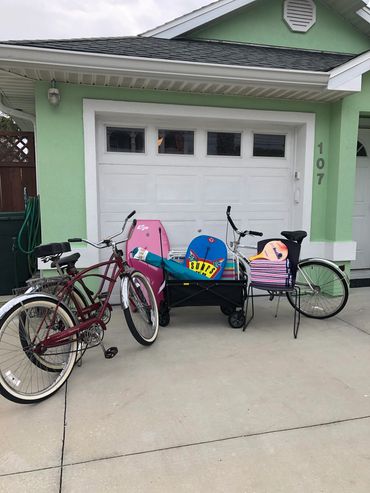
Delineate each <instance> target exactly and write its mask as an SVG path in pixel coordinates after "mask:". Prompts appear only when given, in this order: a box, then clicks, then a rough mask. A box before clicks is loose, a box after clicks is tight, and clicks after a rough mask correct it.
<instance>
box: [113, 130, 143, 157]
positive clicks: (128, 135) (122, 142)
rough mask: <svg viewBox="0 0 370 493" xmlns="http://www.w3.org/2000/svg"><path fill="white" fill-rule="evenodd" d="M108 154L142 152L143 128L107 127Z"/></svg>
mask: <svg viewBox="0 0 370 493" xmlns="http://www.w3.org/2000/svg"><path fill="white" fill-rule="evenodd" d="M107 151H108V152H140V153H141V152H144V151H145V130H144V129H143V128H119V127H107Z"/></svg>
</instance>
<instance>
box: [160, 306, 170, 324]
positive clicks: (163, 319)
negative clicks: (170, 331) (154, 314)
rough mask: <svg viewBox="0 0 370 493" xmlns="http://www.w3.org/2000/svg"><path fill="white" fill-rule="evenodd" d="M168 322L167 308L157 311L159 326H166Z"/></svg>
mask: <svg viewBox="0 0 370 493" xmlns="http://www.w3.org/2000/svg"><path fill="white" fill-rule="evenodd" d="M169 323H170V312H169V311H168V310H166V311H163V312H159V325H160V326H161V327H167V325H168V324H169Z"/></svg>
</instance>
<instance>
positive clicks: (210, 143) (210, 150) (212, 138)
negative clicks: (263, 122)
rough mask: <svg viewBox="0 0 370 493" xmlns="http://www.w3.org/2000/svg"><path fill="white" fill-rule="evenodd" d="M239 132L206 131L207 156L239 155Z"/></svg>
mask: <svg viewBox="0 0 370 493" xmlns="http://www.w3.org/2000/svg"><path fill="white" fill-rule="evenodd" d="M240 140H241V134H240V133H232V132H208V134H207V154H208V156H240Z"/></svg>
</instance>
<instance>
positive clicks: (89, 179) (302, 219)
mask: <svg viewBox="0 0 370 493" xmlns="http://www.w3.org/2000/svg"><path fill="white" fill-rule="evenodd" d="M109 115H111V116H114V115H115V116H117V115H119V116H121V115H122V117H123V118H125V119H126V120H129V118H130V116H132V117H138V116H140V115H142V116H144V117H146V118H148V119H153V118H156V117H161V118H162V119H163V117H166V118H169V119H170V118H171V117H181V118H186V117H188V118H194V119H196V118H200V119H204V118H209V119H213V120H215V121H216V120H218V121H231V120H232V121H234V122H238V121H239V122H240V123H241V124H243V125H245V124H246V122H251V123H265V124H269V123H270V124H272V123H274V124H282V125H288V126H290V127H293V128H294V129H295V132H296V142H297V145H296V149H295V162H296V167H298V168H299V170H300V172H301V176H302V187H301V205H300V207H299V213H297V215H296V217H294V219H293V220H294V224H295V225H296V227H297V229H298V227H299V228H300V229H302V228H303V229H305V230H306V231H307V232H308V234H309V233H310V224H311V205H312V204H311V202H312V174H313V150H314V131H315V115H314V114H309V113H298V112H285V111H284V112H279V111H261V110H258V111H257V110H243V109H232V108H209V107H200V106H182V105H167V104H155V103H131V102H123V101H121V102H120V101H102V100H89V99H84V101H83V122H84V136H85V142H84V148H85V190H86V222H87V223H86V228H87V237H88V238H89V239H91V240H92V241H96V240H97V239H98V234H99V223H98V221H99V214H98V203H99V201H98V199H99V198H98V187H97V146H96V118H97V117H98V116H103V117H107V118H109ZM84 250H85V251H84V258H82V259H81V260H82V262H81V263H83V264H84V265H86V264H88V263H89V262H90V263H92V262H97V261H98V259H99V252H98V251H97V250H95V249H93V248H92V247H88V248H86V249H84ZM85 262H86V264H85Z"/></svg>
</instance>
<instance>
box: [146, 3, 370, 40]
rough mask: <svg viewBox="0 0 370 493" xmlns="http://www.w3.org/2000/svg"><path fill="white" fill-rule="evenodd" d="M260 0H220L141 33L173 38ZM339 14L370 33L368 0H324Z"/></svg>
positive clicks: (147, 35) (148, 35)
mask: <svg viewBox="0 0 370 493" xmlns="http://www.w3.org/2000/svg"><path fill="white" fill-rule="evenodd" d="M257 1H258V0H219V1H216V2H213V3H211V4H209V5H206V6H204V7H201V8H200V9H197V10H194V11H193V12H190V13H189V14H186V15H183V16H181V17H178V18H177V19H174V20H172V21H170V22H167V23H165V24H163V25H161V26H158V27H156V28H154V29H150V30H149V31H146V32H144V33H142V34H141V36H144V37H157V38H165V39H173V38H176V37H177V36H182V35H183V34H185V33H188V32H191V31H193V30H194V29H198V28H200V27H201V26H204V25H206V24H208V23H209V22H213V21H215V20H217V19H219V18H221V17H222V16H224V15H226V14H230V13H231V12H235V11H237V10H239V9H241V8H243V7H246V6H248V5H252V4H253V3H255V2H257ZM322 1H323V3H325V4H327V5H328V6H329V7H330V8H332V9H334V10H335V11H336V12H338V14H340V15H342V16H344V17H346V18H347V19H348V20H349V21H350V22H351V23H352V24H353V25H355V26H356V27H357V28H359V29H360V30H362V31H363V32H365V33H366V34H370V24H369V22H370V19H369V18H368V16H367V15H366V14H367V13H368V12H367V9H366V4H367V0H322Z"/></svg>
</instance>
